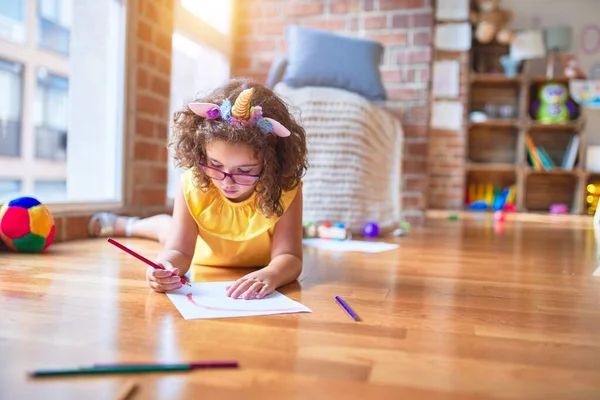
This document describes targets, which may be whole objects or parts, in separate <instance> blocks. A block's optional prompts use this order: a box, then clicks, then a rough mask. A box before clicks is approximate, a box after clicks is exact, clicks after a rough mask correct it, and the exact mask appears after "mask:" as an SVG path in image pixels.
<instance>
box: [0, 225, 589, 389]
mask: <svg viewBox="0 0 600 400" xmlns="http://www.w3.org/2000/svg"><path fill="white" fill-rule="evenodd" d="M397 240H398V242H399V243H400V246H401V247H400V249H399V250H397V251H392V252H386V253H379V254H348V253H345V254H342V253H328V252H325V251H317V250H315V249H306V250H305V263H304V265H305V268H304V271H303V274H302V276H301V278H300V282H299V283H296V284H293V285H289V286H288V287H286V288H283V289H282V290H281V291H282V292H283V293H285V294H286V295H288V296H290V297H291V298H293V299H295V300H298V301H300V302H302V303H303V304H305V305H307V306H308V307H310V308H311V309H312V310H313V313H311V314H296V315H278V316H267V317H251V318H235V319H221V320H196V321H185V320H183V319H182V318H181V316H180V314H179V313H178V311H177V310H176V309H175V308H174V307H173V305H172V304H171V302H170V301H169V299H168V298H167V297H166V296H165V295H161V294H156V293H153V292H151V291H150V290H149V289H148V288H147V286H146V284H145V282H144V281H143V274H144V270H145V267H143V266H142V265H140V263H139V262H138V261H136V260H135V259H133V258H132V257H130V256H128V255H126V254H124V253H123V252H121V251H118V250H117V249H115V248H114V247H113V246H110V245H109V244H107V243H106V241H105V240H102V239H100V240H88V241H78V242H69V243H61V244H57V245H55V246H53V247H52V248H51V250H52V251H51V252H50V254H46V255H43V256H27V255H14V254H7V253H2V254H0V307H1V308H0V310H1V315H0V360H1V362H0V398H2V399H33V398H36V399H38V398H39V399H42V398H43V399H76V398H77V399H79V398H81V399H83V398H85V399H95V398H98V399H114V398H116V396H117V394H118V393H119V391H120V390H121V389H122V387H123V386H124V385H125V384H126V383H127V382H130V381H134V382H137V383H139V385H140V387H139V390H138V391H137V392H136V393H135V394H134V396H133V397H132V398H134V399H155V398H156V399H187V398H208V399H217V398H218V399H228V398H236V399H239V398H262V399H304V398H310V399H322V398H328V399H329V398H331V399H349V398H350V399H355V398H356V399H388V398H390V399H392V398H393V399H400V398H403V399H471V398H473V399H475V398H497V399H528V400H531V399H544V400H548V399H570V400H572V399H599V398H600V278H598V277H593V276H592V273H593V272H594V270H595V268H596V267H597V263H598V262H597V259H596V244H595V239H594V234H593V230H592V228H591V221H590V222H589V224H587V223H585V224H581V223H577V224H569V223H565V222H558V223H548V224H542V223H534V222H508V223H506V224H505V225H503V226H502V227H500V228H498V227H495V226H494V224H493V222H492V221H490V220H461V221H454V222H452V221H446V220H442V219H441V220H435V221H429V222H428V223H427V226H426V227H424V228H421V229H414V230H413V231H411V232H410V234H409V235H408V236H406V237H404V238H399V239H397ZM123 243H126V244H128V245H129V246H131V247H133V248H134V249H136V250H138V251H140V252H142V253H143V254H146V255H147V256H148V257H150V258H152V257H153V256H154V255H155V254H156V253H157V252H158V251H159V246H158V244H155V243H152V242H148V241H143V240H133V239H124V240H123ZM244 272H245V271H243V270H231V269H206V270H203V271H201V273H199V274H197V275H195V277H194V279H195V280H232V279H235V278H236V277H238V276H239V275H241V274H242V273H244ZM334 295H340V296H343V297H345V298H347V299H348V300H349V302H350V303H351V305H352V306H353V307H354V308H355V310H356V311H357V312H358V314H359V315H360V316H361V317H362V319H363V321H362V322H358V323H357V322H353V321H352V320H351V319H350V318H348V316H347V315H346V314H344V313H343V312H342V311H341V309H340V308H339V306H337V304H336V303H335V301H334V300H333V296H334ZM192 360H238V361H239V362H240V365H241V367H240V368H239V369H236V370H219V371H217V370H204V371H198V372H186V373H172V374H145V375H128V376H102V377H100V376H96V377H64V378H51V379H36V380H33V379H30V378H28V377H27V375H26V372H27V371H30V370H33V369H38V368H48V367H71V366H76V365H80V364H90V363H95V362H115V361H119V362H122V361H192Z"/></svg>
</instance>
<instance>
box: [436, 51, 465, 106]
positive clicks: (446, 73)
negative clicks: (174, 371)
mask: <svg viewBox="0 0 600 400" xmlns="http://www.w3.org/2000/svg"><path fill="white" fill-rule="evenodd" d="M459 79H460V64H459V63H458V61H455V60H445V61H435V62H434V63H433V87H432V92H433V95H434V96H435V97H447V98H456V97H458V91H459Z"/></svg>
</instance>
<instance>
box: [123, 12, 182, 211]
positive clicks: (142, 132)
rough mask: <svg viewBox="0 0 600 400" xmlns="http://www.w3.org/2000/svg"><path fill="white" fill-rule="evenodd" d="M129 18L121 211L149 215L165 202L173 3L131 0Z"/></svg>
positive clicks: (160, 207)
mask: <svg viewBox="0 0 600 400" xmlns="http://www.w3.org/2000/svg"><path fill="white" fill-rule="evenodd" d="M132 3H133V2H132ZM135 16H136V18H135V19H136V21H132V26H131V28H132V33H133V34H134V39H135V40H134V43H133V49H132V50H131V52H130V57H131V61H130V70H129V73H128V77H129V81H128V84H129V87H128V90H129V93H130V98H129V106H130V112H131V121H130V124H129V126H128V129H127V132H126V137H127V138H128V140H129V143H128V151H127V164H128V165H130V168H129V170H128V174H127V178H126V179H127V180H128V182H129V184H127V185H126V193H125V203H126V209H127V211H129V212H132V213H135V214H138V215H139V214H143V215H149V214H153V213H155V212H161V211H162V210H164V208H165V202H166V198H167V194H166V190H167V149H166V143H167V139H168V134H169V133H168V131H169V125H168V124H169V120H170V115H169V101H170V91H171V41H172V39H171V38H172V35H173V1H165V0H137V13H136V14H135Z"/></svg>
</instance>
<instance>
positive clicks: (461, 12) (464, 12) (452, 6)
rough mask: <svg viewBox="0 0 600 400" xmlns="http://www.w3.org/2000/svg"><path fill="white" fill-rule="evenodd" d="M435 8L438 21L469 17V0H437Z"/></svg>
mask: <svg viewBox="0 0 600 400" xmlns="http://www.w3.org/2000/svg"><path fill="white" fill-rule="evenodd" d="M436 9H437V10H436V14H435V17H436V19H438V20H440V21H443V20H455V21H459V20H463V19H469V0H438V1H437V7H436Z"/></svg>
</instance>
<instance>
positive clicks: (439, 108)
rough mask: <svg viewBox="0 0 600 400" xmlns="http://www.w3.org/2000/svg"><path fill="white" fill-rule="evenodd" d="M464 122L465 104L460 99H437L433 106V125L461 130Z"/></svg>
mask: <svg viewBox="0 0 600 400" xmlns="http://www.w3.org/2000/svg"><path fill="white" fill-rule="evenodd" d="M462 123H463V106H462V104H461V103H460V102H458V101H435V102H434V103H433V106H432V108H431V127H432V128H438V129H453V130H459V129H461V127H462Z"/></svg>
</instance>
